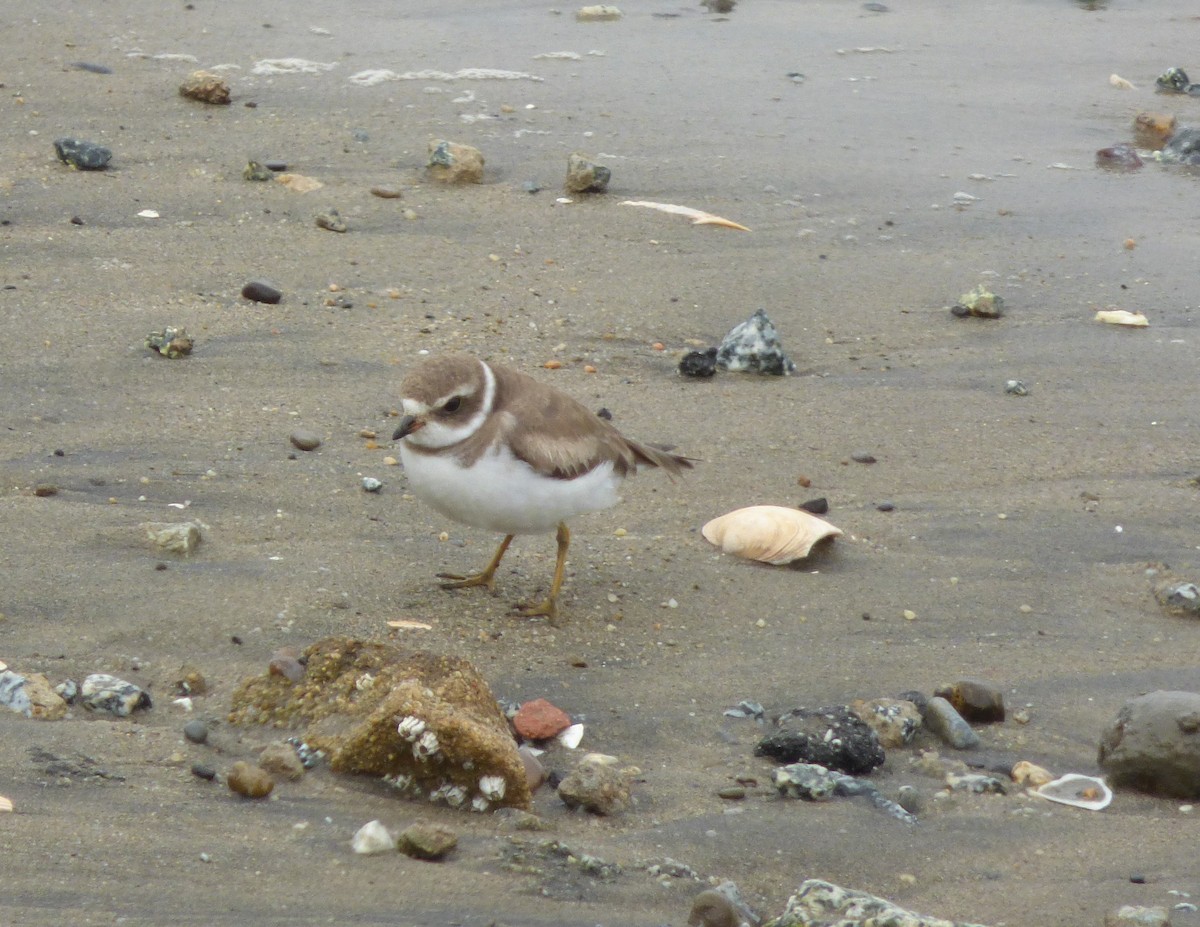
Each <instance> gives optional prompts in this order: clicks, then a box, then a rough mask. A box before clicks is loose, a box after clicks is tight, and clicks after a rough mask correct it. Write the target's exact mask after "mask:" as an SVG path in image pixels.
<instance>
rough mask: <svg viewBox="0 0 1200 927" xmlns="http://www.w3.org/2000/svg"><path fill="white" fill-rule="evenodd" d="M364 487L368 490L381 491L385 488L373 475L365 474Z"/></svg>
mask: <svg viewBox="0 0 1200 927" xmlns="http://www.w3.org/2000/svg"><path fill="white" fill-rule="evenodd" d="M362 488H363V489H365V490H366V491H367V492H379V490H381V489H383V483H382V482H381V481H380V480H377V479H375V477H373V476H364V477H363V480H362Z"/></svg>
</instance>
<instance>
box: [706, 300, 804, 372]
mask: <svg viewBox="0 0 1200 927" xmlns="http://www.w3.org/2000/svg"><path fill="white" fill-rule="evenodd" d="M717 366H718V367H720V368H721V369H722V370H734V371H738V370H744V371H748V372H750V373H764V374H770V375H771V376H777V377H780V376H787V375H788V374H791V373H795V371H796V365H795V364H794V363H792V359H791V358H790V357H788V356H787V354H785V353H784V351H783V345H782V343H781V342H780V340H779V333H778V332H777V331H776V330H775V326H774V325H773V324H772V323H771V320H770V319H769V318H767V313H766V310H764V309H759V310H758V312H756V313H754V315H752V316H750V318H748V319H747V320H746V321H745V322H742V323H740V324H738V325H735V326H734V327H733V329H732V330H731V331H730V332H729V334H728V335H726V336H725V338H724V339H723V340H722V341H721V344H720V346H719V347H718V348H717Z"/></svg>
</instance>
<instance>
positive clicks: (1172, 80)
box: [1154, 68, 1192, 93]
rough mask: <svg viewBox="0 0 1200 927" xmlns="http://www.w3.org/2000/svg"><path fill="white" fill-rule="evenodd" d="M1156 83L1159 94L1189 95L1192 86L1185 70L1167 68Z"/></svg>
mask: <svg viewBox="0 0 1200 927" xmlns="http://www.w3.org/2000/svg"><path fill="white" fill-rule="evenodd" d="M1154 83H1155V86H1156V87H1157V89H1158V92H1159V93H1187V92H1188V88H1189V87H1190V86H1191V85H1192V82H1191V81H1190V80H1189V79H1188V76H1187V71H1185V70H1184V69H1183V68H1167V69H1166V70H1165V71H1163V72H1162V73H1161V74H1159V75H1158V78H1157V79H1156V80H1155V81H1154Z"/></svg>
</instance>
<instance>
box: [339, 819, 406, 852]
mask: <svg viewBox="0 0 1200 927" xmlns="http://www.w3.org/2000/svg"><path fill="white" fill-rule="evenodd" d="M350 849H352V850H353V851H354V852H355V853H358V854H359V855H361V856H371V855H373V854H376V853H392V852H395V850H396V838H395V837H393V836H392V832H391V831H389V830H388V829H387V828H386V827H385V826H384V825H383V822H382V821H367V823H366V824H364V825H363V826H362V827H360V828H359V829H358V830H357V831H355V832H354V836H353V837H352V838H351V840H350Z"/></svg>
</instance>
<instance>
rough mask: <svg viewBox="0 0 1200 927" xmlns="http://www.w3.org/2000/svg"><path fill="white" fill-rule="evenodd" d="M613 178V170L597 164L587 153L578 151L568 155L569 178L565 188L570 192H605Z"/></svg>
mask: <svg viewBox="0 0 1200 927" xmlns="http://www.w3.org/2000/svg"><path fill="white" fill-rule="evenodd" d="M611 179H612V171H610V170H609V169H608V168H607V167H605V166H604V165H602V164H596V163H595V162H594V161H592V160H591V159H590V158H589V157H588V156H587V155H585V154H581V153H580V152H578V151H576V152H572V153H571V154H570V155H569V156H568V157H567V179H566V180H565V181H564V183H563V188H564V189H565V190H566V191H567V192H568V193H604V192H605V191H607V190H608V182H609V181H610V180H611Z"/></svg>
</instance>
